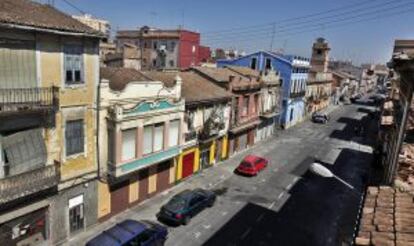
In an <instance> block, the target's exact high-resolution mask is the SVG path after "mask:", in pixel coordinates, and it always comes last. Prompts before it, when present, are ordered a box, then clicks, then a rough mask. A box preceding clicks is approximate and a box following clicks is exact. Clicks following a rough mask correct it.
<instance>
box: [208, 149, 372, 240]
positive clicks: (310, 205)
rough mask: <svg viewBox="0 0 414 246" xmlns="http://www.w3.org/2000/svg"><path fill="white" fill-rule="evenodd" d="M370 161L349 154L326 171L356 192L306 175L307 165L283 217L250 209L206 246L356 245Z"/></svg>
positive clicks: (248, 206)
mask: <svg viewBox="0 0 414 246" xmlns="http://www.w3.org/2000/svg"><path fill="white" fill-rule="evenodd" d="M350 160H352V161H350ZM370 161H371V155H370V154H367V153H364V152H359V151H355V150H350V149H343V150H342V151H341V153H340V155H339V156H338V158H337V160H336V162H335V165H326V167H327V168H329V169H330V170H331V171H332V172H333V173H335V174H336V175H338V176H339V177H341V178H342V179H344V180H346V181H347V182H349V183H350V184H352V185H353V186H354V187H355V188H356V190H355V191H352V190H350V189H349V188H348V187H346V186H344V185H343V184H342V183H340V182H338V181H336V180H335V179H327V178H321V177H318V176H316V175H314V174H313V173H310V172H309V171H307V170H303V169H304V167H305V166H306V165H307V163H309V161H308V160H305V161H304V162H303V166H302V167H301V168H298V169H295V170H294V171H292V173H301V172H302V171H303V175H302V179H300V181H298V183H296V185H295V186H294V187H293V188H292V189H291V190H290V195H291V196H290V198H289V200H288V201H287V202H286V203H285V204H284V206H283V207H282V209H281V210H280V211H279V212H275V211H273V210H270V209H268V208H266V207H262V206H259V205H256V204H252V203H248V204H246V206H245V207H243V209H241V210H240V211H239V212H238V213H237V214H236V215H235V216H234V217H232V218H231V219H230V220H229V221H228V222H227V223H226V224H225V225H224V226H223V227H222V228H220V229H219V230H218V231H217V232H216V233H215V234H214V235H213V236H212V237H211V238H210V239H209V240H208V241H206V242H205V243H204V245H249V246H252V245H329V246H331V245H340V243H342V242H345V241H352V234H353V228H354V224H355V220H356V213H357V210H358V206H359V200H360V197H361V193H360V192H362V190H363V188H364V187H365V185H366V182H367V180H368V170H369V163H370ZM308 166H309V165H308Z"/></svg>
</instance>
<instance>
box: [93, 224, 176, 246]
mask: <svg viewBox="0 0 414 246" xmlns="http://www.w3.org/2000/svg"><path fill="white" fill-rule="evenodd" d="M167 236H168V231H167V228H165V227H164V226H161V225H159V224H157V223H155V222H151V221H136V220H131V219H127V220H124V221H122V222H121V223H119V224H116V225H115V226H113V227H111V228H110V229H109V230H106V231H103V232H102V233H101V234H99V235H98V236H96V237H94V238H93V239H91V240H90V241H89V242H87V243H86V246H132V245H134V246H135V245H136V246H160V245H164V242H165V240H167Z"/></svg>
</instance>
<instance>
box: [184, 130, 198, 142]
mask: <svg viewBox="0 0 414 246" xmlns="http://www.w3.org/2000/svg"><path fill="white" fill-rule="evenodd" d="M184 136H185V141H186V142H189V141H191V140H194V139H197V132H196V131H195V130H193V131H190V132H187V133H185V135H184Z"/></svg>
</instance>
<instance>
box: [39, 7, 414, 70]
mask: <svg viewBox="0 0 414 246" xmlns="http://www.w3.org/2000/svg"><path fill="white" fill-rule="evenodd" d="M45 1H46V0H42V2H45ZM54 1H55V6H56V7H57V8H59V9H61V10H63V11H65V12H67V13H70V14H79V11H77V10H76V9H75V8H73V7H71V6H70V5H68V4H67V3H65V1H64V0H54ZM67 1H70V3H73V4H74V5H75V6H77V7H79V8H80V9H81V10H83V11H85V12H87V13H90V14H92V15H93V16H96V17H99V18H104V19H107V20H109V21H110V22H111V25H112V29H113V30H114V31H116V30H117V29H126V28H128V29H131V28H136V27H139V26H143V25H150V26H155V27H164V28H171V27H172V28H174V27H177V26H179V25H183V26H184V27H185V28H187V29H191V30H196V31H199V32H201V35H202V43H204V44H208V45H211V46H213V47H215V46H220V47H223V48H236V49H241V50H246V51H247V52H251V51H254V50H257V49H263V50H268V49H270V43H271V40H272V36H273V31H272V30H273V26H272V24H271V23H272V22H276V24H275V25H276V30H279V31H276V32H275V33H274V36H273V37H274V42H273V49H282V48H283V49H284V50H285V52H286V53H293V54H299V55H304V56H310V49H311V46H312V42H313V41H314V40H315V38H317V37H319V36H323V37H325V38H326V39H327V40H328V41H329V43H330V45H331V48H332V52H331V57H334V58H337V59H351V60H353V61H354V62H356V63H360V62H386V61H388V60H389V58H390V56H391V50H392V46H393V43H394V39H396V38H414V0H371V1H367V0H348V1H345V0H342V1H340V0H290V1H280V0H254V1H252V0H203V1H199V0H150V1H148V0H145V1H144V0H67ZM315 13H324V14H322V15H313V14H315ZM309 15H312V16H309ZM391 15H393V16H391ZM302 16H308V17H307V18H304V19H294V20H289V21H281V20H286V19H291V18H296V17H302ZM364 19H370V20H369V21H365V20H364ZM246 27H249V28H246ZM239 28H240V29H239ZM223 30H231V31H230V32H228V31H227V32H224V31H223Z"/></svg>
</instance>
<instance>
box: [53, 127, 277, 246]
mask: <svg viewBox="0 0 414 246" xmlns="http://www.w3.org/2000/svg"><path fill="white" fill-rule="evenodd" d="M281 135H283V132H278V134H277V136H274V137H271V138H269V139H266V140H263V141H261V142H259V143H257V144H256V145H255V146H253V147H251V148H249V149H246V150H244V151H241V152H238V153H237V154H235V155H234V156H232V157H231V158H230V159H228V160H225V161H223V162H220V163H218V164H216V165H214V166H213V167H210V168H207V169H204V170H203V171H202V172H200V173H198V174H195V175H193V176H191V177H189V178H187V179H185V180H183V181H181V182H180V183H179V184H177V185H175V186H173V187H171V188H170V189H168V190H166V191H164V192H162V193H159V194H157V195H155V196H154V197H152V198H150V199H148V200H145V201H143V202H142V203H140V204H138V205H137V206H135V207H132V208H129V209H127V210H126V211H124V212H122V213H120V214H118V215H115V216H113V217H112V218H110V219H109V220H107V221H105V222H102V223H98V224H96V225H94V226H92V227H89V228H87V229H86V230H85V231H83V232H81V233H79V234H77V235H75V236H73V237H72V238H70V239H69V240H68V241H67V242H65V243H62V244H60V245H73V246H79V245H84V244H85V243H86V242H87V241H88V240H90V239H91V238H93V237H95V236H96V235H98V234H99V233H101V232H102V231H104V230H107V229H109V228H110V227H112V226H113V225H115V224H116V223H119V222H121V221H122V220H125V219H135V220H152V221H156V217H155V215H156V213H157V212H158V211H159V209H160V207H161V206H162V205H163V204H165V203H166V202H167V201H168V200H169V199H170V198H171V197H172V196H173V195H175V194H177V193H179V192H181V191H183V190H186V189H194V188H196V187H201V188H206V189H212V188H214V187H216V186H217V185H218V184H220V183H221V182H223V181H225V180H226V179H228V178H229V177H230V176H231V175H232V174H233V171H234V169H235V168H236V167H237V165H238V164H239V163H240V161H241V160H242V159H243V157H244V156H246V155H248V154H252V153H255V154H260V152H261V151H260V148H262V147H263V146H266V145H268V144H271V142H273V141H277V140H278V138H279V137H280V136H281Z"/></svg>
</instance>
